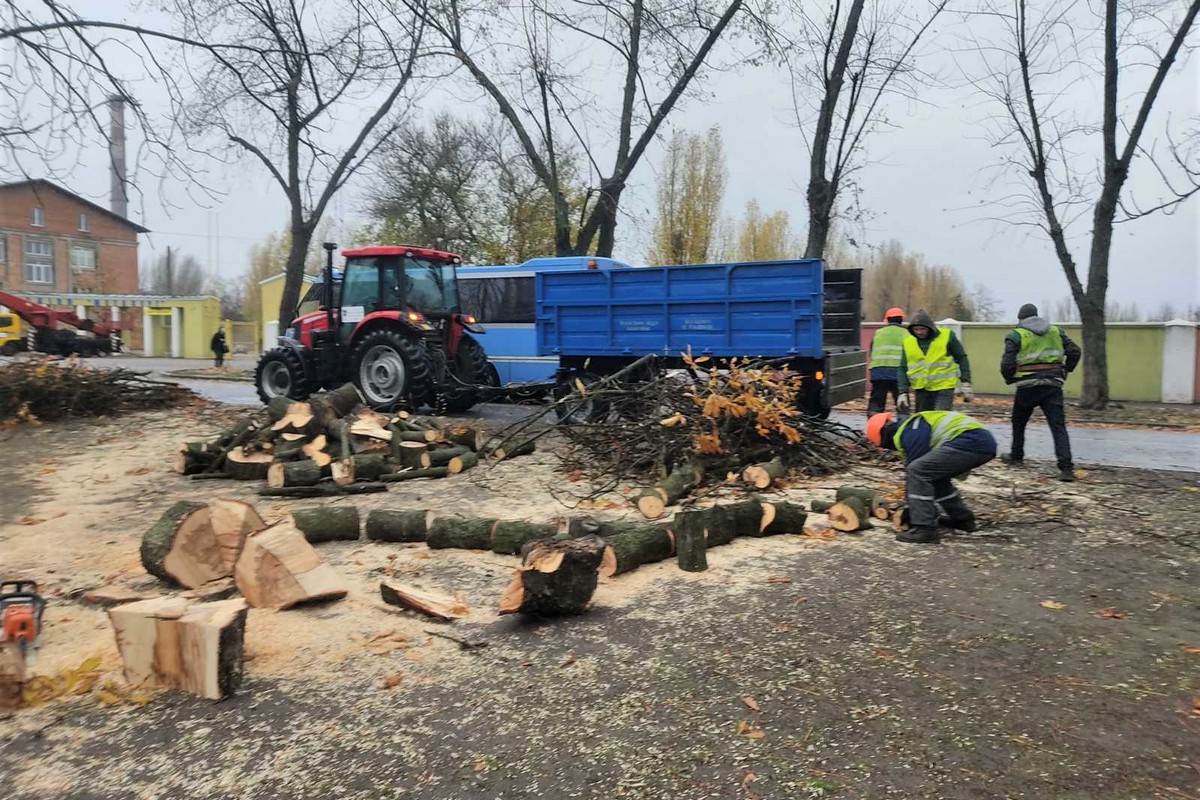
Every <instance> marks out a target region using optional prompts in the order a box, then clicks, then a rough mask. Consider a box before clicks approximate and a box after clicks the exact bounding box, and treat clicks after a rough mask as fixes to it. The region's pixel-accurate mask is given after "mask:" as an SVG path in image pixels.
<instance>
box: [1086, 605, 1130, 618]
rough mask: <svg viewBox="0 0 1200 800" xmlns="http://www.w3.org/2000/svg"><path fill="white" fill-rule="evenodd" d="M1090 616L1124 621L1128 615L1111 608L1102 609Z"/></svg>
mask: <svg viewBox="0 0 1200 800" xmlns="http://www.w3.org/2000/svg"><path fill="white" fill-rule="evenodd" d="M1092 615H1093V616H1096V617H1104V618H1106V619H1125V617H1127V616H1129V614H1128V613H1126V612H1124V611H1120V610H1118V609H1117V608H1115V607H1113V606H1109V607H1108V608H1102V609H1100V610H1099V611H1093V612H1092Z"/></svg>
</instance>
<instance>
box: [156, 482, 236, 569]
mask: <svg viewBox="0 0 1200 800" xmlns="http://www.w3.org/2000/svg"><path fill="white" fill-rule="evenodd" d="M141 558H142V566H143V567H145V568H146V571H147V572H149V573H150V574H151V575H153V576H154V577H156V578H158V579H160V580H164V581H166V582H168V583H171V584H174V585H178V586H186V587H188V588H189V589H195V588H196V587H197V586H203V585H204V584H205V583H207V582H209V581H211V580H216V579H217V578H223V577H225V576H226V575H228V574H229V569H228V567H227V566H226V564H225V560H224V554H223V553H222V549H221V545H220V543H218V542H217V537H216V534H215V533H214V532H213V527H212V520H211V517H210V512H209V508H208V506H207V505H206V504H204V503H196V502H193V501H191V500H180V501H179V502H178V503H176V504H175V505H173V506H171V507H170V508H168V509H167V510H166V512H164V513H163V515H162V517H160V518H159V520H158V522H156V523H154V525H152V526H151V527H150V529H149V530H147V531H146V533H145V534H144V535H143V536H142V546H141Z"/></svg>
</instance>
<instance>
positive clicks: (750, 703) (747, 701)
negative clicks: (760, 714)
mask: <svg viewBox="0 0 1200 800" xmlns="http://www.w3.org/2000/svg"><path fill="white" fill-rule="evenodd" d="M742 704H743V705H745V706H746V708H748V709H750V710H751V711H762V709H761V708H759V707H758V701H757V700H755V699H754V698H753V697H751V696H750V695H746V696H745V697H743V698H742Z"/></svg>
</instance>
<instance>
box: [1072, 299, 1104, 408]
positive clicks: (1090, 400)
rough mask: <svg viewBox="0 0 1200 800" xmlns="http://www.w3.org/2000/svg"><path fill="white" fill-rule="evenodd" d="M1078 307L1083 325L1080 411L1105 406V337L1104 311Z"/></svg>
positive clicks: (1087, 305)
mask: <svg viewBox="0 0 1200 800" xmlns="http://www.w3.org/2000/svg"><path fill="white" fill-rule="evenodd" d="M1078 305H1079V306H1080V309H1079V310H1080V320H1081V321H1082V323H1083V359H1082V360H1083V388H1082V391H1081V392H1080V396H1079V406H1080V408H1104V407H1106V406H1107V405H1108V334H1107V331H1106V329H1105V323H1104V311H1103V310H1096V309H1094V308H1092V307H1091V306H1090V305H1089V304H1088V303H1082V304H1078Z"/></svg>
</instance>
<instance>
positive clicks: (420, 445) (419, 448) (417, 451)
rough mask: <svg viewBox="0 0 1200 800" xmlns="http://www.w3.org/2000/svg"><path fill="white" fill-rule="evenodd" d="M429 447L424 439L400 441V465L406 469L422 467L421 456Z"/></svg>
mask: <svg viewBox="0 0 1200 800" xmlns="http://www.w3.org/2000/svg"><path fill="white" fill-rule="evenodd" d="M428 447H429V446H428V445H427V444H426V443H425V441H424V440H422V441H419V442H400V444H399V447H398V448H397V449H398V450H399V453H400V455H399V463H400V466H402V467H404V468H406V469H420V468H421V456H423V455H425V451H426V450H427V449H428Z"/></svg>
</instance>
